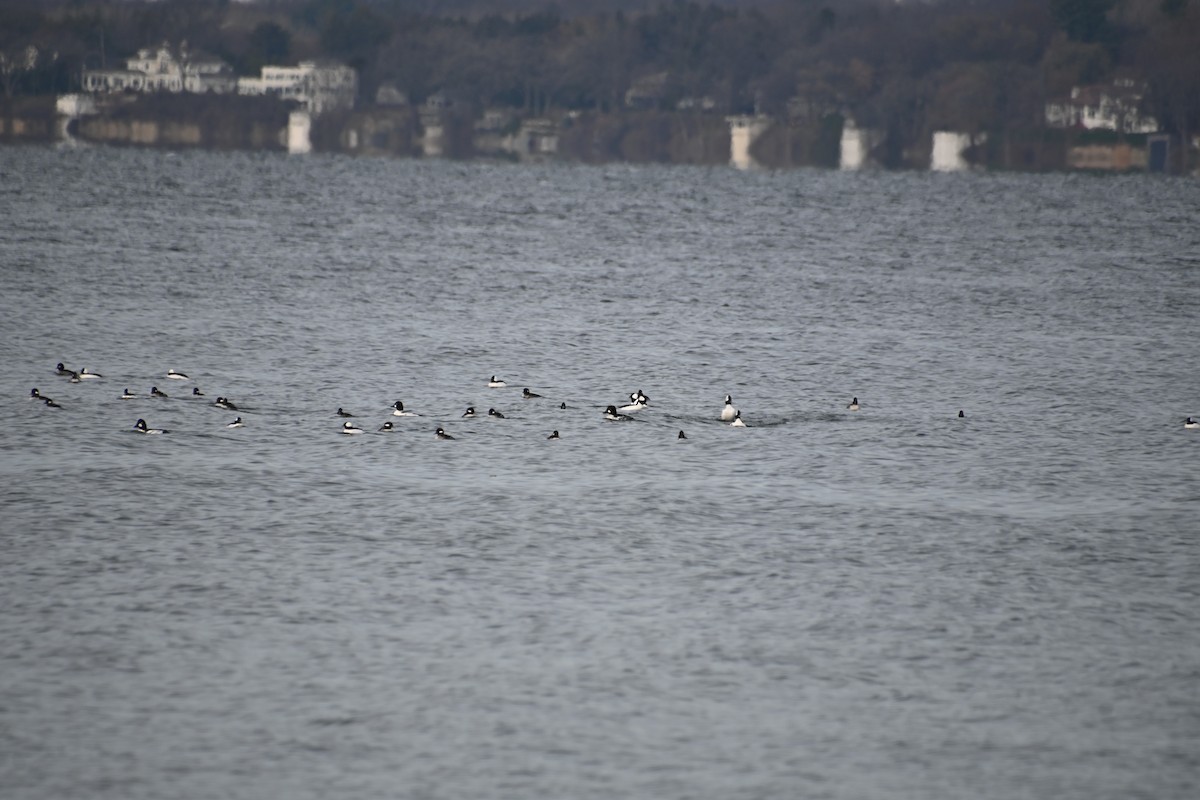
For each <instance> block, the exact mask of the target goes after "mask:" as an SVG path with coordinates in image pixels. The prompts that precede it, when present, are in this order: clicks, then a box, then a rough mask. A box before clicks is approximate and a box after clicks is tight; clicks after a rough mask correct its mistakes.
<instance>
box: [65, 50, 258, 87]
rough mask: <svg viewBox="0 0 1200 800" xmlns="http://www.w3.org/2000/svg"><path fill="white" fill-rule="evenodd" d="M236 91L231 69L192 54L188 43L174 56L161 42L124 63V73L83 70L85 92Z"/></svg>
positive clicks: (235, 80) (213, 60)
mask: <svg viewBox="0 0 1200 800" xmlns="http://www.w3.org/2000/svg"><path fill="white" fill-rule="evenodd" d="M236 87H237V78H236V77H235V76H234V74H233V68H232V67H230V66H229V64H227V63H225V62H224V61H222V60H221V59H219V58H216V57H214V56H209V55H204V54H201V53H191V52H189V51H188V46H187V42H183V43H181V44H180V45H179V50H178V52H176V51H175V50H173V49H172V48H171V45H170V44H168V43H166V42H163V44H162V45H160V46H159V47H158V48H157V49H154V48H143V49H142V50H139V51H138V54H137V55H136V56H134V57H133V58H128V59H126V60H125V69H85V70H84V71H83V89H84V91H86V92H146V93H150V92H193V93H196V94H205V93H208V92H212V93H214V94H225V93H229V92H233V91H234V89H236Z"/></svg>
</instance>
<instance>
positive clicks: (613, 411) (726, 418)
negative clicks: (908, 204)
mask: <svg viewBox="0 0 1200 800" xmlns="http://www.w3.org/2000/svg"><path fill="white" fill-rule="evenodd" d="M56 371H57V374H58V375H60V376H63V377H65V378H67V379H68V381H70V382H71V383H81V382H83V381H88V380H100V379H103V378H104V376H103V375H101V374H100V373H98V372H90V371H89V370H88V369H87V367H84V368H82V369H80V370H78V371H76V370H72V369H69V368H67V367H66V366H65V365H64V364H63V363H62V362H61V361H60V362H59V363H58V365H57V366H56ZM166 378H167V380H175V381H191V378H190V377H188V376H187V375H186V374H184V373H182V372H177V371H175V370H174V369H168V370H167V373H166ZM487 386H488V388H491V389H503V388H506V387H507V386H508V383H507V382H505V381H503V380H501V379H500V378H498V377H497V376H495V375H493V376H492V377H491V379H490V380H488V382H487ZM191 394H192V396H193V397H204V396H205V395H204V392H202V391H200V387H199V386H196V387H193V388H192V392H191ZM29 396H30V399H33V400H40V401H41V402H42V403H44V404H45V405H46V407H48V408H62V405H61V404H59V403H57V402H55V401H54V400H53V398H50V397H47V396H46V395H43V394H42V393H41V392H40V391H39V390H38V389H37V388H36V387H34V388H33V389H30V391H29ZM148 396H149V397H157V398H166V397H169V395H168V394H167V393H166V392H164V391H162V390H161V389H159V388H158V386H151V387H150V392H149V394H148ZM137 397H138V395H137V394H135V393H133V392H130V391H129V389H125V390H124V391H123V392H122V393H121V395H120V398H121V399H122V400H133V399H136V398H137ZM521 397H522V398H524V399H526V400H532V399H538V398H541V397H542V395H540V394H538V393H537V392H533V391H530V389H529V388H528V387H526V388H525V389H523V390H522V391H521ZM213 405H214V406H216V407H217V408H221V409H225V410H227V411H237V410H238V407H237V406H236V405H235V404H234V403H233V401H232V400H230V399H229V398H228V397H218V398H217V399H216V400H215V401H213ZM648 405H650V397H649V396H648V395H646V394H645V393H644V392H643V391H642V390H641V389H638V390H637V391H636V392H630V393H629V402H628V403H627V404H624V405H622V406H620V407H618V406H617V405H616V404H615V403H614V404H612V405H609V406H607V407H606V408H605V409H604V419H606V420H609V421H611V422H627V421H629V420H632V419H634V417H633V414H635V413H636V412H638V411H641V410H642V409H644V408H646V407H647V406H648ZM559 407H560V408H564V409H565V408H566V407H567V404H566V403H565V402H564V403H561V404H560V405H559ZM390 408H391V413H392V415H393V416H397V417H417V416H420V414H417V413H415V412H413V411H410V410H408V409H406V408H405V407H404V403H403V401H400V400H397V401H396V402H394V403H393V404H392V405H391V406H390ZM846 409H847V410H848V411H858V410H859V403H858V398H857V397H855V398H853V399H852V400H851V401H850V403H849V404H848V405H847V406H846ZM336 415H337V416H339V417H354V414H352V413H350V412H349V411H346V410H345V409H343V408H338V410H337V412H336ZM476 416H480V415H479V414H477V413H476V411H475V406H467V410H466V411H464V412H463V414H462V418H463V419H471V418H473V417H476ZM487 416H489V417H492V418H494V419H504V414H503V413H501V412H500V411H497V410H496V409H495V408H489V409H488V410H487ZM958 416H959V417H960V418H961V417H965V416H966V414H965V413H963V411H962V410H961V409H960V410H959V412H958ZM719 419H720V420H721V421H722V422H726V423H728V424H729V426H730V427H732V428H744V427H746V423H745V422H743V421H742V412H741V410H740V409H738V408H737V407H736V406H734V404H733V397H732V396H730V395H725V405H724V407H723V408H722V409H721V412H720V414H719ZM244 426H245V422H244V421H243V420H242V418H241V417H240V416H239V417H237V418H236V419H234V420H233V421H232V422H228V423H226V425H225V427H227V428H241V427H244ZM1183 427H1184V428H1187V429H1189V430H1191V429H1197V428H1200V422H1197V421H1196V420H1194V419H1192V418H1191V417H1187V418H1186V419H1185V420H1184V421H1183ZM133 430H134V431H135V432H137V433H144V434H163V433H170V431H169V430H166V429H163V428H151V427H150V426H149V425H148V424H147V423H146V420H145V419H141V418H139V419H138V421H137V422H136V423H134V426H133ZM393 430H396V428H395V426H394V425H393V423H392V422H391V421H388V422H385V423H383V424H382V425H381V426H379V428H378V432H379V433H387V432H390V431H393ZM339 432H340V433H342V434H345V435H348V436H354V435H358V434H363V433H366V432H367V430H366V429H365V428H361V427H359V426H358V425H356V424H355V423H353V422H350V421H349V420H347V421H346V422H343V423H342V427H341V429H340V431H339ZM434 435H435V436H436V437H437V438H438V439H450V440H452V439H454V438H455V437H454V436H451V435H450V434H449V433H446V431H445V429H444V428H442V427H441V426H438V427H437V429H436V430H435V431H434ZM546 438H547V439H558V438H559V434H558V431H552V432H551V433H550V435H549V436H547V437H546ZM677 438H679V439H686V438H687V435H686V434H685V433H684V432H683V431H680V432H679V434H678V436H677Z"/></svg>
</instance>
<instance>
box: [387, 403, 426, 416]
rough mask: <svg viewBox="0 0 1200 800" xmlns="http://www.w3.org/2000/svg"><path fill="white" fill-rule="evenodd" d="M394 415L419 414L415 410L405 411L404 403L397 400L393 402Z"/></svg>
mask: <svg viewBox="0 0 1200 800" xmlns="http://www.w3.org/2000/svg"><path fill="white" fill-rule="evenodd" d="M392 416H393V417H416V416H419V415H418V414H417V413H416V412H413V411H405V410H404V403H403V402H401V401H399V400H397V401H396V402H394V403H392Z"/></svg>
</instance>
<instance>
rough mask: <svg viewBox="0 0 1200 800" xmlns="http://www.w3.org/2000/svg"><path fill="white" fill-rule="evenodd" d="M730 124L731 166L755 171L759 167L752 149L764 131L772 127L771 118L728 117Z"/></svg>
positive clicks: (727, 120) (744, 115)
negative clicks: (751, 151) (751, 152)
mask: <svg viewBox="0 0 1200 800" xmlns="http://www.w3.org/2000/svg"><path fill="white" fill-rule="evenodd" d="M725 121H726V122H727V123H729V165H730V166H732V167H734V168H735V169H753V168H755V167H757V166H758V162H756V161H755V160H754V156H752V155H750V148H751V146H753V144H754V141H755V140H756V139H757V138H758V137H759V136H761V135H762V133H763V131H765V130H766V129H767V128H769V127H770V126H771V120H770V118H769V117H752V116H749V115H746V114H742V115H739V116H736V117H726V118H725Z"/></svg>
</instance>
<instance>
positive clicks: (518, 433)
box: [0, 147, 1200, 800]
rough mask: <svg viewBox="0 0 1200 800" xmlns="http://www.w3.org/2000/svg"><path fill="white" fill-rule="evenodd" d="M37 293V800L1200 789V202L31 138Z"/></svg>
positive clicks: (19, 786)
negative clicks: (626, 406)
mask: <svg viewBox="0 0 1200 800" xmlns="http://www.w3.org/2000/svg"><path fill="white" fill-rule="evenodd" d="M0 290H2V291H0V354H2V356H3V358H2V361H0V363H3V366H4V368H3V370H2V371H0V477H2V482H0V510H2V533H0V547H2V552H3V557H2V559H0V604H2V605H0V609H2V610H0V786H2V787H3V790H2V792H0V794H3V796H4V797H5V798H6V800H18V799H20V800H26V799H29V798H68V797H78V798H120V799H121V800H129V799H130V798H163V797H172V798H215V797H220V798H280V797H287V798H302V799H303V798H330V797H337V798H343V799H345V798H364V799H365V798H381V797H411V798H433V799H436V800H441V799H443V798H445V800H459V799H461V798H513V800H518V799H525V798H596V799H597V800H599V799H601V798H603V799H605V800H608V799H609V798H655V799H656V800H674V799H675V798H679V799H680V800H682V799H683V798H713V799H714V800H718V799H720V800H724V799H726V798H799V797H803V798H837V799H838V800H841V799H843V798H844V799H845V800H859V799H860V798H881V799H882V798H888V799H889V800H891V799H894V798H901V799H909V798H911V799H912V800H925V799H927V798H965V797H970V798H984V799H990V798H996V799H997V800H1001V799H1003V800H1008V799H1009V798H1050V797H1053V798H1056V799H1057V800H1067V799H1069V798H1079V800H1095V799H1096V798H1114V799H1115V798H1121V799H1122V800H1127V799H1128V798H1153V799H1154V800H1164V799H1166V798H1180V799H1181V800H1182V799H1184V798H1194V797H1196V796H1197V791H1198V785H1200V767H1198V762H1200V542H1198V540H1197V535H1198V530H1200V522H1198V520H1200V480H1198V478H1200V469H1198V466H1197V465H1198V464H1200V430H1186V429H1185V428H1184V427H1183V420H1184V418H1185V417H1186V416H1189V415H1191V416H1196V417H1200V369H1197V344H1198V336H1197V334H1198V333H1200V324H1198V323H1200V182H1197V181H1195V180H1188V179H1171V178H1163V177H1148V176H1131V177H1111V176H1109V177H1094V176H1086V175H995V174H993V175H941V174H925V173H902V174H901V173H870V172H869V173H857V174H854V173H838V172H823V171H809V170H797V171H791V172H779V173H768V172H763V173H743V172H735V171H732V170H728V169H694V168H680V167H671V168H667V167H649V166H627V165H620V166H608V167H602V168H600V167H579V166H554V165H551V166H508V165H495V164H483V163H454V162H442V161H403V160H397V161H391V160H353V159H349V158H342V157H326V156H313V157H298V158H297V157H292V158H289V157H286V156H282V155H274V154H272V155H265V154H237V153H232V154H230V153H226V154H220V153H203V152H187V153H169V152H158V151H142V150H117V149H104V148H82V149H61V150H60V149H51V148H44V149H43V148H30V147H8V148H0ZM59 361H63V362H66V364H67V365H68V367H70V368H73V369H76V370H78V369H81V368H83V367H87V368H88V369H90V370H92V371H94V372H99V373H101V374H103V375H104V378H103V379H98V380H84V381H82V382H80V383H70V382H68V380H67V379H66V378H63V377H60V376H58V375H56V374H55V365H56V363H57V362H59ZM168 369H175V370H180V371H182V372H185V373H187V374H188V375H189V376H190V377H191V379H192V380H191V381H176V380H169V379H167V378H166V377H165V375H166V371H167V370H168ZM492 375H498V376H500V377H501V378H504V379H505V380H506V381H507V382H508V387H507V388H504V389H491V388H487V386H486V383H487V381H488V378H489V377H490V376H492ZM152 386H157V387H159V388H160V389H162V390H164V391H165V392H166V393H167V394H169V395H170V397H169V398H165V399H164V398H150V397H148V396H147V394H148V392H149V391H150V388H151V387H152ZM195 386H198V387H200V388H201V389H202V391H203V392H204V393H205V397H203V398H196V397H193V396H191V390H192V388H193V387H195ZM34 387H36V388H38V389H39V390H40V391H41V393H42V394H43V395H48V396H50V397H52V398H54V399H55V400H56V401H57V402H58V403H59V404H60V405H61V406H62V408H61V409H53V408H49V407H46V406H44V405H43V404H42V403H40V402H37V401H34V400H31V399H30V397H29V393H30V389H31V388H34ZM526 387H528V388H530V389H532V390H533V391H534V392H537V393H539V394H541V395H543V397H542V398H538V399H530V400H525V399H522V389H523V388H526ZM126 388H128V389H129V390H130V392H133V393H136V394H138V395H139V397H138V398H136V399H132V400H122V399H119V398H120V395H121V393H122V391H123V390H124V389H126ZM639 389H640V390H642V391H644V392H645V393H646V394H648V395H649V396H650V405H649V406H648V407H647V408H646V409H644V410H642V411H639V412H636V414H634V415H633V416H634V417H635V419H634V420H633V421H629V422H610V421H606V420H605V419H603V417H602V409H603V407H604V406H606V405H608V404H615V405H621V404H623V403H625V402H627V398H628V396H629V393H631V392H635V391H637V390H639ZM726 394H731V395H732V396H733V399H734V403H735V404H736V405H737V406H738V408H740V409H741V412H742V416H743V418H744V419H745V421H746V423H747V426H748V427H746V428H744V429H737V428H731V427H730V426H728V425H727V424H724V423H722V422H721V421H720V420H719V419H718V415H719V413H720V411H721V408H722V406H723V401H724V396H725V395H726ZM217 396H226V397H228V398H230V399H231V400H233V401H234V403H235V404H237V405H238V407H239V410H238V411H237V412H236V413H234V412H230V411H225V410H221V409H219V408H216V407H214V405H213V401H214V400H215V398H216V397H217ZM853 397H857V398H858V400H859V402H860V404H861V408H860V410H858V411H850V410H848V409H847V408H846V406H847V404H848V403H849V402H850V400H851V398H853ZM396 400H402V401H403V403H404V405H405V407H406V408H409V409H411V410H413V411H415V412H417V413H419V414H421V415H422V416H418V417H392V416H389V412H390V409H389V406H390V405H391V404H392V403H393V402H394V401H396ZM561 403H566V408H565V409H564V408H560V404H561ZM469 405H472V406H475V407H476V408H477V409H478V411H479V412H480V414H481V416H479V417H477V418H474V419H464V418H462V413H463V410H464V409H465V408H466V407H467V406H469ZM339 407H341V408H345V409H346V410H348V411H351V412H353V413H354V414H356V418H355V420H353V421H354V422H357V423H359V424H361V426H362V427H364V428H365V429H367V431H368V432H367V433H366V434H364V435H361V436H343V435H341V434H340V433H339V429H340V428H341V426H342V423H343V420H342V419H341V418H339V417H338V416H336V414H335V412H336V410H337V409H338V408H339ZM488 408H495V409H497V410H499V411H501V412H502V413H504V414H505V416H506V418H505V419H493V418H489V417H488V416H487V415H486V413H484V412H485V411H486V410H487V409H488ZM960 409H961V410H963V412H964V414H965V416H964V417H962V418H960V417H959V416H958V412H959V410H960ZM239 415H240V416H241V417H242V418H243V419H244V420H245V427H243V428H239V429H228V428H226V427H225V425H226V423H228V422H229V421H231V420H232V419H233V418H234V417H235V416H239ZM138 418H144V419H145V420H146V421H147V422H148V423H149V425H150V426H152V427H159V428H167V429H169V430H170V433H168V434H166V435H162V436H143V435H139V434H137V433H134V432H133V431H132V427H133V425H134V422H135V421H136V420H137V419H138ZM388 420H392V421H393V422H394V423H395V426H396V430H395V431H393V432H390V433H377V432H376V431H377V428H378V427H379V426H380V425H381V424H382V423H383V422H385V421H388ZM439 425H440V426H444V427H445V429H446V430H447V431H448V432H449V433H451V434H452V435H453V436H455V437H456V440H455V441H441V440H438V439H437V438H436V437H435V436H434V429H435V428H436V427H438V426H439ZM552 430H558V431H559V432H560V434H561V438H560V439H559V440H557V441H548V440H547V439H546V437H547V435H548V434H549V433H550V432H551V431H552ZM681 430H683V431H685V432H686V435H687V439H686V440H679V439H678V438H677V435H678V433H679V431H681Z"/></svg>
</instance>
